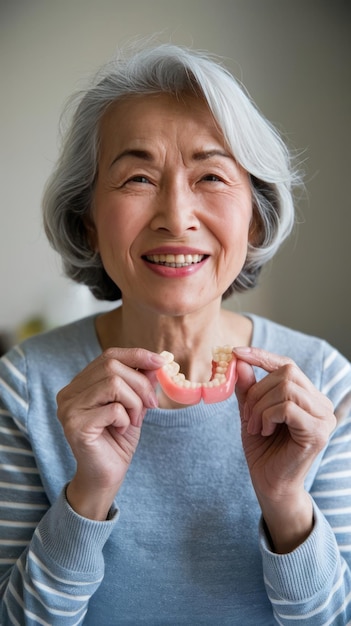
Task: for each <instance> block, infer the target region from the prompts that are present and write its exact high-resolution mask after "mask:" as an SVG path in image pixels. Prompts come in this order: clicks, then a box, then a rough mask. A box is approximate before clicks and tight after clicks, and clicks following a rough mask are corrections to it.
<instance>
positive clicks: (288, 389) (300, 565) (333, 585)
mask: <svg viewBox="0 0 351 626" xmlns="http://www.w3.org/2000/svg"><path fill="white" fill-rule="evenodd" d="M237 356H238V357H239V359H240V361H239V362H238V372H239V380H238V385H237V395H238V401H239V405H240V410H241V418H242V438H243V446H244V449H245V454H246V458H247V462H248V465H249V469H250V474H251V478H252V482H253V485H254V488H255V491H256V494H257V497H258V500H259V503H260V506H261V509H262V513H263V520H262V525H261V549H262V555H263V564H264V572H265V580H266V585H267V593H268V595H269V597H270V599H271V602H272V606H273V610H274V612H275V613H276V615H277V617H278V620H279V623H282V624H291V623H294V620H295V621H296V619H299V620H300V622H299V623H306V624H311V625H312V624H317V623H323V624H324V623H325V624H327V623H332V624H346V623H347V621H345V619H346V617H345V616H346V615H347V616H348V619H350V611H351V602H350V595H351V580H350V563H347V556H348V558H349V557H350V552H348V551H347V549H346V551H345V549H342V547H341V546H340V547H339V546H338V544H337V541H336V536H337V535H335V534H334V532H333V530H332V528H331V525H330V523H328V522H329V520H327V519H326V517H327V516H325V515H323V513H322V512H321V511H320V509H319V508H318V506H317V502H318V503H319V502H320V501H323V500H325V499H326V498H329V511H330V512H332V511H334V512H335V511H336V510H337V509H339V510H340V511H341V510H343V511H345V513H346V512H347V510H350V506H351V497H350V495H351V494H350V489H349V488H345V489H342V490H341V491H340V489H336V488H335V484H334V488H333V489H332V488H330V485H326V484H325V483H324V484H320V488H318V491H315V490H314V489H313V492H312V495H313V496H314V499H312V498H311V495H310V494H309V493H308V492H307V491H306V489H305V481H306V477H307V475H308V472H309V471H310V468H311V466H312V464H313V463H314V462H318V461H317V458H318V457H319V456H320V454H321V453H322V450H323V448H324V447H325V445H326V444H327V442H328V440H329V437H330V435H331V432H332V431H333V429H334V427H335V424H336V420H335V417H334V415H333V404H332V402H333V403H335V402H336V399H337V397H339V399H340V394H341V393H342V392H343V393H344V394H345V393H346V392H347V391H348V390H349V389H350V388H351V368H350V366H349V364H347V362H346V361H345V360H344V359H342V357H340V356H339V361H336V362H335V364H334V372H333V373H330V379H331V380H335V381H336V380H339V383H340V384H339V386H338V389H337V390H335V394H334V396H333V394H332V393H330V394H329V396H330V397H329V398H327V397H326V396H325V395H324V394H323V393H321V391H319V390H318V389H316V387H314V386H313V385H312V383H311V382H310V381H309V380H308V379H306V377H305V376H304V374H303V373H302V372H301V371H300V370H299V369H298V368H297V366H296V365H295V364H294V363H293V362H291V361H290V360H289V359H285V358H283V357H278V356H277V355H272V354H270V353H267V352H264V351H262V350H256V349H251V350H245V351H242V352H240V351H237ZM253 365H255V366H259V367H261V368H263V369H265V370H266V372H268V376H266V377H265V378H263V379H262V380H261V381H259V382H258V383H256V380H255V376H254V374H253V370H252V366H253ZM340 372H342V376H341V374H340V375H339V373H340ZM341 381H342V382H341ZM323 385H324V383H323V381H322V385H321V388H323ZM324 386H325V389H328V387H329V390H330V385H324ZM341 428H346V429H348V436H347V435H343V436H341V430H340V429H341ZM333 445H337V446H341V447H342V446H343V447H344V453H345V446H346V448H347V446H348V453H346V456H347V454H348V457H347V458H348V459H350V452H349V451H350V422H347V421H344V422H343V424H342V425H340V426H339V427H338V429H337V430H336V431H335V433H334V435H333V436H332V438H331V439H330V443H329V445H328V447H327V451H326V453H325V455H327V454H328V451H329V450H330V449H331V448H332V447H333ZM334 450H335V448H334ZM339 452H340V450H338V451H337V452H336V456H335V454H334V455H332V458H334V459H336V458H338V454H339ZM324 458H326V456H325V457H324ZM349 463H350V460H349ZM344 471H345V477H346V478H345V480H346V482H347V481H350V476H351V468H350V466H347V464H346V465H345V468H344ZM333 472H334V468H332V469H331V472H329V471H328V475H329V476H330V475H333ZM317 480H318V479H317V478H316V481H317ZM316 481H315V485H316V484H317V483H316ZM349 484H350V483H349ZM323 512H324V508H323ZM330 522H331V523H334V526H335V520H334V522H333V520H332V519H331V520H330ZM344 529H345V532H346V526H344ZM348 532H349V533H350V523H349V525H348ZM348 538H349V539H350V535H349V537H348ZM342 541H345V537H344V536H343V539H342ZM348 545H350V543H349V544H348ZM312 609H313V610H312ZM331 615H333V616H334V617H333V620H335V621H330V622H329V621H328V620H329V619H330V616H331ZM302 620H304V621H303V622H302ZM318 620H320V621H318Z"/></svg>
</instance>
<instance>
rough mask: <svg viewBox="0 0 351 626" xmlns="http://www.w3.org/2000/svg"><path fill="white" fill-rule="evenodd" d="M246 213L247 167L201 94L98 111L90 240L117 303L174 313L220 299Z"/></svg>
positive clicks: (243, 238) (242, 246) (236, 267)
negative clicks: (119, 295) (117, 290)
mask: <svg viewBox="0 0 351 626" xmlns="http://www.w3.org/2000/svg"><path fill="white" fill-rule="evenodd" d="M251 218H252V198H251V190H250V184H249V177H248V174H247V173H246V172H245V171H244V170H243V169H242V168H241V167H240V166H239V165H238V164H237V163H236V162H235V160H234V159H233V157H232V156H231V154H230V153H229V152H228V149H227V148H226V147H225V142H224V140H223V137H222V135H221V133H220V132H219V130H218V128H217V127H216V124H215V122H214V120H213V117H212V116H211V114H210V113H209V111H208V108H207V106H206V104H205V103H204V102H203V101H202V100H201V99H199V98H196V97H194V96H190V95H189V96H184V98H182V99H180V100H177V99H176V98H174V97H173V96H169V95H166V94H162V95H147V96H140V97H139V96H137V97H135V96H134V97H130V98H127V99H125V100H123V101H120V102H118V103H116V104H115V105H113V106H112V107H111V108H110V109H109V111H108V112H107V113H106V114H105V117H104V119H103V122H102V126H101V150H100V159H99V169H98V176H97V181H96V187H95V194H94V206H93V231H92V242H93V244H94V246H95V248H96V250H98V251H99V253H100V255H101V259H102V262H103V264H104V267H105V269H106V271H107V273H108V274H109V276H110V277H111V278H112V280H113V281H114V282H115V283H116V284H117V285H118V286H119V288H120V289H121V292H122V294H123V301H124V302H129V303H130V304H133V305H136V304H139V305H141V306H143V307H145V306H146V307H147V308H149V309H152V310H154V311H156V312H157V313H160V314H167V315H184V314H187V313H191V312H193V311H195V310H198V309H199V308H201V307H204V306H206V305H208V304H209V303H210V302H213V301H214V300H217V299H221V296H222V294H223V293H224V292H225V291H226V289H227V288H228V286H229V285H230V284H231V283H232V282H233V280H234V279H235V278H236V277H237V275H238V274H239V272H240V270H241V268H242V266H243V264H244V261H245V258H246V253H247V246H248V233H249V227H250V220H251Z"/></svg>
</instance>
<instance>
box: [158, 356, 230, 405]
mask: <svg viewBox="0 0 351 626" xmlns="http://www.w3.org/2000/svg"><path fill="white" fill-rule="evenodd" d="M161 355H162V356H163V357H164V359H165V361H166V363H165V365H163V367H161V368H160V369H159V370H157V372H156V375H157V379H158V382H159V383H160V385H161V387H162V389H163V391H164V392H165V394H166V395H167V396H168V397H169V398H171V399H172V400H174V401H175V402H179V403H180V404H197V403H198V402H200V400H201V399H202V400H204V402H206V403H213V402H221V401H222V400H225V399H226V398H228V397H229V396H230V395H231V394H232V393H233V391H234V387H235V383H236V378H237V376H236V359H235V357H234V355H233V352H232V348H231V347H230V346H220V347H216V348H213V351H212V376H211V379H210V380H209V381H207V382H202V383H200V382H193V381H190V380H187V379H186V378H185V376H184V374H182V373H181V372H180V367H179V364H178V363H177V362H176V361H175V360H174V355H173V354H172V352H167V351H164V352H161Z"/></svg>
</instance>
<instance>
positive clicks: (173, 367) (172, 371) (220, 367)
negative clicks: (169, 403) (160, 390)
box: [161, 255, 232, 389]
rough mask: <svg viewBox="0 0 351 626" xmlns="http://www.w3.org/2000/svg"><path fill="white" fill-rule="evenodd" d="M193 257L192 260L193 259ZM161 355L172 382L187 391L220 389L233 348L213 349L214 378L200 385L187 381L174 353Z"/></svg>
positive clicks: (164, 352) (165, 352) (165, 351)
mask: <svg viewBox="0 0 351 626" xmlns="http://www.w3.org/2000/svg"><path fill="white" fill-rule="evenodd" d="M193 256H194V255H193ZM193 256H192V258H193ZM161 355H162V356H163V358H164V359H165V361H166V362H165V365H164V366H163V367H164V369H165V370H166V371H167V374H168V376H169V377H170V378H172V380H173V381H174V382H175V383H176V384H177V385H179V387H183V388H185V389H197V388H198V387H207V388H211V387H218V385H221V384H222V383H224V382H225V380H226V377H225V374H226V371H227V369H228V363H229V361H231V359H232V348H231V347H230V346H220V347H216V348H214V349H213V357H212V358H213V361H214V362H215V363H216V368H215V371H214V375H213V378H212V379H211V380H209V381H208V382H204V383H199V382H193V381H191V380H187V379H186V378H185V375H184V374H182V373H181V372H180V365H179V363H177V362H176V361H175V360H174V355H173V354H172V352H168V351H167V350H164V351H163V352H161Z"/></svg>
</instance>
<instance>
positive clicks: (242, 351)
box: [233, 346, 252, 355]
mask: <svg viewBox="0 0 351 626" xmlns="http://www.w3.org/2000/svg"><path fill="white" fill-rule="evenodd" d="M233 352H235V354H239V355H240V354H242V355H244V354H250V352H252V350H251V348H250V347H246V346H244V347H240V348H233Z"/></svg>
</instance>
